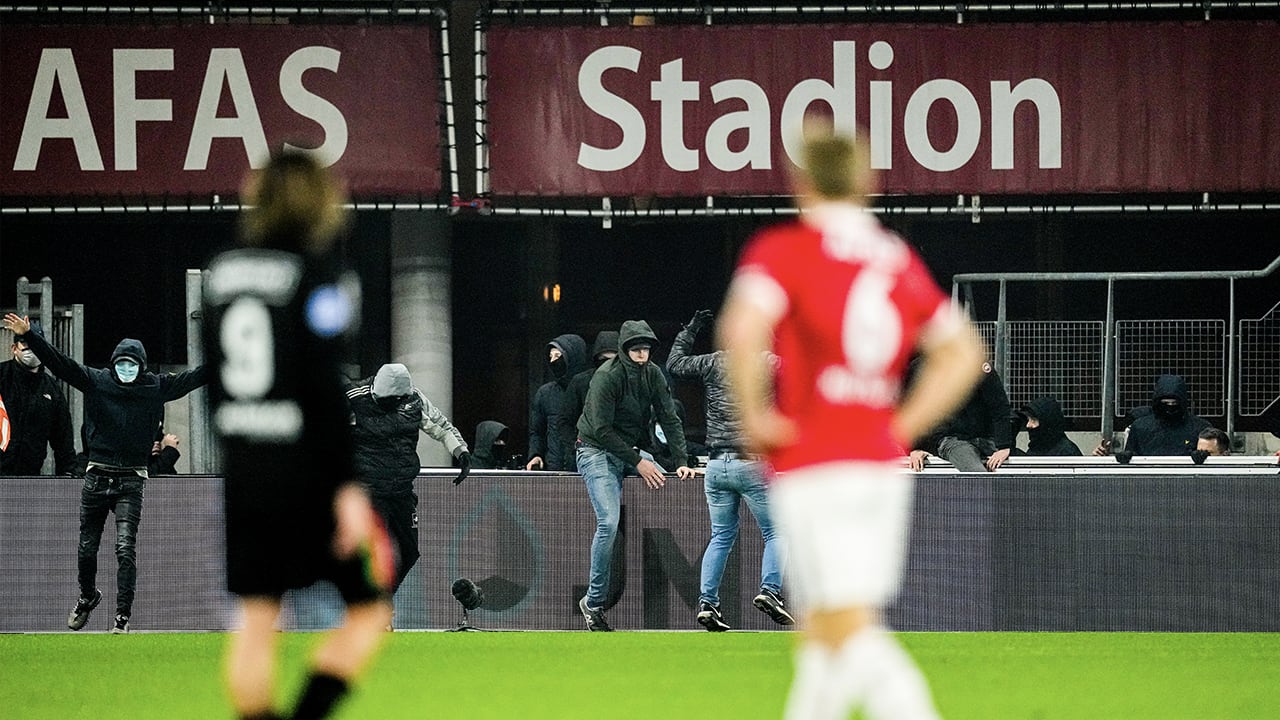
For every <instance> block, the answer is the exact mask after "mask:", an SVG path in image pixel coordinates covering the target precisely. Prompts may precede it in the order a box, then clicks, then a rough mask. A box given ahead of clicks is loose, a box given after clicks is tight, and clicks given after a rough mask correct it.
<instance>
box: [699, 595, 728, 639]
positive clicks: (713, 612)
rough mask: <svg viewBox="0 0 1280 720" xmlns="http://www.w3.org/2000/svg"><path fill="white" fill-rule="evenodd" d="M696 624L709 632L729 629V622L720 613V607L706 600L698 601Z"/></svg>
mask: <svg viewBox="0 0 1280 720" xmlns="http://www.w3.org/2000/svg"><path fill="white" fill-rule="evenodd" d="M698 624H699V625H701V626H702V627H704V628H706V629H707V630H709V631H711V632H724V631H725V630H728V629H729V623H727V622H725V621H724V616H723V615H721V614H720V607H719V606H718V605H712V604H711V603H709V602H707V601H706V600H703V601H702V602H700V603H698Z"/></svg>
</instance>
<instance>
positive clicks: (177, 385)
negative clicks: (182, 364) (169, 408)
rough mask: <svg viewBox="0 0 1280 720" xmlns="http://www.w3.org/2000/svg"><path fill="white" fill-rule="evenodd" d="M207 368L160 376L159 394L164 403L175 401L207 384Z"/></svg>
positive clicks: (203, 366)
mask: <svg viewBox="0 0 1280 720" xmlns="http://www.w3.org/2000/svg"><path fill="white" fill-rule="evenodd" d="M209 372H210V371H209V366H208V365H201V366H200V367H197V368H193V369H191V370H184V371H182V372H180V373H174V374H172V375H161V376H160V394H161V395H162V396H163V397H164V399H165V402H168V401H170V400H177V399H178V398H180V397H182V396H183V395H186V394H187V393H189V392H191V391H192V390H195V389H196V388H198V387H201V386H204V385H207V384H208V383H209Z"/></svg>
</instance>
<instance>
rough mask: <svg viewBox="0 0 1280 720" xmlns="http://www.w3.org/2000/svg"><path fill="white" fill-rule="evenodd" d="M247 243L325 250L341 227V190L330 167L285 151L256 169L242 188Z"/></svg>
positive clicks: (309, 157) (343, 216)
mask: <svg viewBox="0 0 1280 720" xmlns="http://www.w3.org/2000/svg"><path fill="white" fill-rule="evenodd" d="M243 198H244V200H245V202H246V203H247V204H248V205H249V206H250V207H249V208H248V209H247V210H246V212H245V214H244V217H243V236H244V241H245V243H246V244H249V245H259V246H267V247H279V248H282V249H289V250H303V251H309V252H316V253H319V252H324V251H325V250H327V249H328V248H329V247H330V245H331V244H332V243H333V239H334V237H335V236H336V235H337V234H338V232H339V231H340V230H341V229H342V227H343V225H344V223H345V219H346V213H345V212H344V210H343V208H342V203H343V201H344V197H343V192H342V189H341V187H340V185H339V184H338V182H337V180H336V179H335V178H334V177H333V175H332V173H330V172H329V170H328V169H326V168H324V167H323V166H321V165H320V163H319V162H317V161H316V159H315V158H314V157H313V156H312V155H311V154H310V153H306V152H300V151H296V150H293V151H285V152H281V153H278V154H275V155H273V156H272V157H271V159H270V160H269V161H268V162H267V165H266V167H263V168H261V169H260V170H255V171H254V172H253V173H251V174H250V175H249V177H248V178H247V180H246V181H245V187H244V192H243Z"/></svg>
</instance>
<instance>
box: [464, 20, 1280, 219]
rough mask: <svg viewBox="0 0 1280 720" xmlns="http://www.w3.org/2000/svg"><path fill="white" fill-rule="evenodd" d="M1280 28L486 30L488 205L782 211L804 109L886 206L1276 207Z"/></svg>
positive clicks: (1094, 25) (895, 26)
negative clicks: (564, 203) (1102, 201)
mask: <svg viewBox="0 0 1280 720" xmlns="http://www.w3.org/2000/svg"><path fill="white" fill-rule="evenodd" d="M1278 68H1280V24H1277V23H1274V22H1258V23H1248V22H1218V21H1214V22H1208V23H1201V22H1195V23H1171V22H1170V23H1088V24H1052V25H1050V24H1000V25H928V26H924V25H901V24H884V25H875V24H867V25H805V26H770V27H764V26H719V27H702V26H697V27H695V26H688V27H684V26H682V27H675V26H672V27H663V26H657V27H601V28H594V27H593V28H581V27H577V28H545V27H540V28H493V29H491V30H490V31H489V33H488V70H489V82H488V99H489V104H488V113H489V126H488V137H489V140H490V143H491V146H490V165H491V167H492V170H491V184H492V190H493V192H495V193H497V194H500V195H501V194H510V195H631V194H642V195H650V194H656V195H665V196H701V195H754V194H765V195H778V194H785V193H786V172H787V170H786V167H787V164H788V163H789V162H790V160H789V159H788V158H791V157H795V137H796V135H797V127H798V126H799V123H800V120H801V118H802V116H803V115H804V113H805V111H806V109H808V108H810V107H811V106H817V107H819V108H822V109H825V110H826V111H827V112H829V113H831V114H832V115H833V116H834V118H835V121H836V122H837V123H838V124H839V125H841V126H844V127H853V126H855V125H856V126H860V127H862V128H865V129H866V132H867V135H868V137H869V141H870V145H871V151H872V163H873V165H874V166H875V167H877V168H880V169H882V170H884V171H885V172H884V174H883V180H884V190H885V191H886V192H888V193H907V194H950V193H1097V192H1163V191H1193V192H1201V191H1212V192H1225V191H1276V190H1280V72H1277V69H1278Z"/></svg>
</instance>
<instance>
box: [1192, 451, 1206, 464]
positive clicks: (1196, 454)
mask: <svg viewBox="0 0 1280 720" xmlns="http://www.w3.org/2000/svg"><path fill="white" fill-rule="evenodd" d="M1208 457H1209V451H1208V450H1192V451H1191V462H1193V463H1195V464H1197V465H1203V464H1204V461H1205V459H1206V458H1208Z"/></svg>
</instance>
